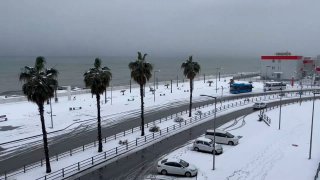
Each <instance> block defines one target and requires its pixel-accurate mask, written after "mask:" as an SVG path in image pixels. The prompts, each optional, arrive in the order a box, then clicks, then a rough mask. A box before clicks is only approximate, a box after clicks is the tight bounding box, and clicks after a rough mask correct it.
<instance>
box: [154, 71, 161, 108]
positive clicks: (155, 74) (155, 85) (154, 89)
mask: <svg viewBox="0 0 320 180" xmlns="http://www.w3.org/2000/svg"><path fill="white" fill-rule="evenodd" d="M156 72H160V69H159V70H155V71H153V101H154V102H156Z"/></svg>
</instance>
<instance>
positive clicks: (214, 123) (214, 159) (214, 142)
mask: <svg viewBox="0 0 320 180" xmlns="http://www.w3.org/2000/svg"><path fill="white" fill-rule="evenodd" d="M200 96H206V97H210V98H213V99H214V119H213V134H214V136H213V153H212V170H215V161H216V136H215V134H216V117H217V97H214V96H209V95H204V94H201V95H200Z"/></svg>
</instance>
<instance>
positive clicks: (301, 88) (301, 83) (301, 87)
mask: <svg viewBox="0 0 320 180" xmlns="http://www.w3.org/2000/svg"><path fill="white" fill-rule="evenodd" d="M299 94H300V106H301V101H302V99H301V96H302V81H300V93H299Z"/></svg>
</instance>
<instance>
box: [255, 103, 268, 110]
mask: <svg viewBox="0 0 320 180" xmlns="http://www.w3.org/2000/svg"><path fill="white" fill-rule="evenodd" d="M266 107H267V103H265V102H256V103H254V105H253V109H264V108H266Z"/></svg>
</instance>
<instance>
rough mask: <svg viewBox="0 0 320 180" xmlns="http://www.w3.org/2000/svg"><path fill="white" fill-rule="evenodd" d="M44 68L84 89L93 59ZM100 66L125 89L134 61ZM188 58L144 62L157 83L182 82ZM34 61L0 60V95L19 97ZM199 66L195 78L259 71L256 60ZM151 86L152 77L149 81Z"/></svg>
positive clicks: (204, 61)
mask: <svg viewBox="0 0 320 180" xmlns="http://www.w3.org/2000/svg"><path fill="white" fill-rule="evenodd" d="M45 58H46V66H47V67H53V68H55V69H57V70H58V71H59V75H58V83H59V86H67V85H68V86H72V87H79V88H84V82H83V74H84V72H86V71H87V70H88V69H89V68H91V67H93V63H94V59H95V57H45ZM99 58H100V59H101V60H102V66H107V67H109V68H110V69H111V72H112V82H111V83H112V85H113V86H122V85H128V84H129V81H130V71H129V68H128V64H129V62H131V61H134V60H135V59H136V57H99ZM187 58H188V57H148V56H147V58H146V60H147V61H148V62H150V63H151V64H153V67H154V70H156V71H159V72H156V77H157V79H158V81H159V82H160V81H170V80H177V78H178V79H179V80H182V79H183V78H184V77H183V73H182V69H181V64H182V63H183V62H184V61H185V60H186V59H187ZM35 59H36V57H35V56H34V57H33V56H25V57H11V56H10V57H0V95H13V94H15V95H19V94H21V86H22V82H20V81H19V73H20V72H21V70H22V68H23V67H25V66H34V63H35ZM193 60H194V61H197V62H198V63H199V64H200V66H201V72H200V74H199V75H198V76H203V75H204V74H205V75H206V76H209V75H214V74H216V73H217V71H218V70H217V68H220V70H219V71H220V73H221V74H230V73H237V72H257V71H259V68H260V62H259V61H260V58H259V57H228V56H217V57H194V58H193ZM150 81H151V82H153V77H152V79H151V80H150Z"/></svg>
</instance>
